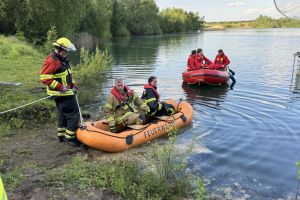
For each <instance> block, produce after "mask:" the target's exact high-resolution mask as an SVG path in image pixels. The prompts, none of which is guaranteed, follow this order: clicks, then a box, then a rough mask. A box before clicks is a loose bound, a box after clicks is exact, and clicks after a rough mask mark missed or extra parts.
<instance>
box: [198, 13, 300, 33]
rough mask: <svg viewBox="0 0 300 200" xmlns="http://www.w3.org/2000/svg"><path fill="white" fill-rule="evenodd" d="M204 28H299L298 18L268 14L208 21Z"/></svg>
mask: <svg viewBox="0 0 300 200" xmlns="http://www.w3.org/2000/svg"><path fill="white" fill-rule="evenodd" d="M204 27H205V28H204V30H224V29H227V28H299V27H300V22H299V20H295V19H289V18H280V19H274V18H271V17H268V16H263V15H261V16H259V17H258V18H256V19H255V20H250V21H226V22H209V23H205V24H204Z"/></svg>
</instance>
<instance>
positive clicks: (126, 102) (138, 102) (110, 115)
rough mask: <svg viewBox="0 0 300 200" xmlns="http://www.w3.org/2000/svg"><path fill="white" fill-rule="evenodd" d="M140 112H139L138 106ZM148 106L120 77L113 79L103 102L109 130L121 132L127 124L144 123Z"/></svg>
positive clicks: (148, 110)
mask: <svg viewBox="0 0 300 200" xmlns="http://www.w3.org/2000/svg"><path fill="white" fill-rule="evenodd" d="M136 106H138V107H139V109H140V110H141V111H142V112H139V110H138V108H137V107H136ZM149 112H150V108H149V107H148V106H147V103H145V102H143V100H142V99H141V98H140V97H139V96H138V95H137V94H136V93H135V92H134V91H133V90H131V89H129V88H128V86H126V85H124V83H123V80H122V79H116V80H115V87H114V88H113V89H112V90H111V93H110V95H109V97H108V100H107V102H106V104H105V108H104V114H105V118H106V120H107V121H108V123H109V128H110V131H111V132H113V133H116V132H121V131H122V130H124V129H125V128H126V126H128V125H133V124H138V125H142V124H145V123H146V114H148V113H149Z"/></svg>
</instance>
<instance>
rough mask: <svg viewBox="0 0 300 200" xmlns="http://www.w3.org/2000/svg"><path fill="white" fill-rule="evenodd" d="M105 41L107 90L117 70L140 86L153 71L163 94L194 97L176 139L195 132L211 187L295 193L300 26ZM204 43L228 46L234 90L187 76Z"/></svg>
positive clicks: (182, 141)
mask: <svg viewBox="0 0 300 200" xmlns="http://www.w3.org/2000/svg"><path fill="white" fill-rule="evenodd" d="M112 44H113V45H112ZM104 47H105V48H108V49H109V52H110V53H111V54H112V55H113V58H114V65H113V67H112V70H111V72H109V73H108V75H107V77H108V78H107V82H106V83H105V85H104V91H103V94H102V95H104V96H105V97H106V96H107V94H108V93H109V91H110V88H111V87H112V85H113V79H114V78H117V77H124V78H126V82H127V83H128V85H130V86H131V87H132V88H133V89H134V90H135V91H137V92H139V93H140V94H141V93H142V90H143V85H144V84H145V83H146V81H147V78H148V77H149V76H150V75H155V76H157V77H158V83H159V86H158V89H159V92H160V93H161V96H162V99H168V98H173V99H179V98H183V99H186V100H187V101H188V102H190V103H191V104H193V108H194V118H193V128H191V129H189V130H187V131H185V132H184V133H183V134H181V135H180V136H179V139H178V146H180V147H181V148H182V147H184V146H188V145H189V144H190V141H191V140H192V138H194V137H195V138H196V143H197V145H196V147H195V149H194V151H193V153H192V154H191V155H190V157H189V163H190V168H191V170H192V172H193V173H194V174H195V175H198V174H200V175H201V176H203V177H204V178H205V179H206V183H207V187H208V189H209V191H210V192H212V193H218V194H221V195H222V196H223V197H224V196H225V193H227V194H230V195H232V196H230V197H228V196H227V198H249V199H278V198H284V199H285V198H288V196H293V195H294V196H295V190H296V186H297V179H296V176H297V168H296V165H295V162H296V161H297V160H298V161H299V160H300V154H299V152H300V145H299V143H300V136H299V133H300V117H299V116H300V111H299V110H300V102H299V100H300V94H299V93H292V92H290V82H291V72H292V64H293V53H295V52H297V51H300V30H299V29H261V30H259V29H258V30H228V31H217V32H204V33H197V34H183V35H168V36H151V37H132V38H130V39H128V38H127V39H124V38H123V39H116V40H115V41H113V43H108V44H104ZM199 47H201V48H203V49H204V53H205V55H206V56H208V57H209V58H211V59H213V58H214V56H215V55H216V52H217V50H218V49H219V48H223V49H224V51H225V53H226V54H227V55H228V57H229V58H230V60H231V65H230V66H231V68H232V69H233V70H234V71H235V72H236V79H237V84H236V85H235V87H234V89H233V90H230V89H229V88H228V87H191V86H187V85H183V84H182V79H181V72H182V71H183V70H184V68H185V65H186V59H187V56H188V54H189V53H190V51H191V50H192V49H196V48H199ZM101 104H104V102H101ZM97 106H98V105H97ZM248 195H250V196H248Z"/></svg>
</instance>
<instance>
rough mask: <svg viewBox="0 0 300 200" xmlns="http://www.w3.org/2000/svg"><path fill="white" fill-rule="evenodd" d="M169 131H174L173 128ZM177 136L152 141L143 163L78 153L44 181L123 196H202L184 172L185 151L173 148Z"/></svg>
mask: <svg viewBox="0 0 300 200" xmlns="http://www.w3.org/2000/svg"><path fill="white" fill-rule="evenodd" d="M171 132H173V133H174V132H175V130H172V131H171ZM175 141H176V137H175V136H174V135H171V136H170V138H169V142H168V144H166V145H155V147H154V148H153V151H149V153H148V154H147V155H145V156H146V160H147V161H146V163H145V162H143V164H141V163H138V162H137V161H127V160H124V161H122V160H119V161H101V160H92V161H91V160H88V159H87V156H82V155H77V156H76V157H74V158H73V159H72V161H71V162H70V163H68V164H65V165H64V166H61V167H59V168H56V169H53V170H51V171H49V172H48V174H47V176H46V177H47V178H46V179H45V180H44V184H45V185H46V186H47V187H50V188H54V187H65V188H67V189H75V190H76V189H79V190H83V191H84V190H85V189H87V188H91V187H92V188H112V189H113V190H114V191H115V192H116V193H118V194H120V195H121V196H122V197H123V198H124V199H174V198H179V197H180V198H198V199H201V200H204V199H205V197H206V189H205V185H204V182H203V181H202V180H201V179H200V178H198V179H197V180H196V184H197V186H196V188H195V190H194V192H192V191H193V189H192V184H191V182H193V181H194V178H192V177H191V176H190V174H189V172H187V161H186V158H187V156H186V153H188V152H190V149H191V148H192V146H193V143H192V144H191V146H190V148H188V150H187V152H184V153H183V152H181V153H178V152H175V151H174V146H175Z"/></svg>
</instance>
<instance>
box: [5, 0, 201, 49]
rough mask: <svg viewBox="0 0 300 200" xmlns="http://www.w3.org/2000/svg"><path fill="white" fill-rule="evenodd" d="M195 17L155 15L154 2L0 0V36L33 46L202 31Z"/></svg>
mask: <svg viewBox="0 0 300 200" xmlns="http://www.w3.org/2000/svg"><path fill="white" fill-rule="evenodd" d="M203 24H204V17H202V16H200V15H199V13H194V12H187V11H184V10H182V9H177V8H167V9H164V10H161V11H159V8H158V6H157V5H156V3H155V0H85V1H84V0H52V1H49V0H0V34H6V35H12V34H18V35H21V36H24V37H25V38H26V39H27V40H28V41H30V42H33V43H34V44H42V43H44V42H45V41H46V37H47V31H48V30H49V29H50V28H51V27H52V26H55V27H56V31H57V34H58V35H59V36H66V37H68V36H71V35H73V34H74V33H78V32H89V33H91V34H92V35H94V36H98V37H100V38H104V37H111V36H127V35H154V34H162V33H173V32H184V31H194V30H199V29H202V28H203Z"/></svg>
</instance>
